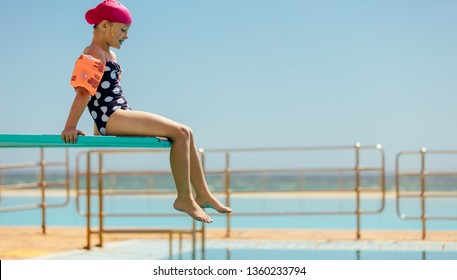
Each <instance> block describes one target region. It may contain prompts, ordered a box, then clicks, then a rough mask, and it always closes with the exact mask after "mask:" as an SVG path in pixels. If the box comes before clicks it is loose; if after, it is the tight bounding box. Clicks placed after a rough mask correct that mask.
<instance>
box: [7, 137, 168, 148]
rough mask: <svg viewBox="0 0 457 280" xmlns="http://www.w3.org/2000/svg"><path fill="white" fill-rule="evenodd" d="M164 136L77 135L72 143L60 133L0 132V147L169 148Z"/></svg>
mask: <svg viewBox="0 0 457 280" xmlns="http://www.w3.org/2000/svg"><path fill="white" fill-rule="evenodd" d="M170 147H171V142H170V141H169V140H168V139H167V138H164V137H133V136H82V135H80V136H78V140H77V141H76V143H74V144H69V143H65V142H64V141H63V140H62V136H61V135H57V134H55V135H54V134H53V135H46V134H43V135H40V134H0V148H170Z"/></svg>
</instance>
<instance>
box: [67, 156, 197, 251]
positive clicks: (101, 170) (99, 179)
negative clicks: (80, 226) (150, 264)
mask: <svg viewBox="0 0 457 280" xmlns="http://www.w3.org/2000/svg"><path fill="white" fill-rule="evenodd" d="M163 152H167V153H168V152H169V150H168V149H166V150H163V149H138V150H136V149H129V150H121V149H116V150H106V149H103V150H89V151H82V152H80V153H79V154H78V155H77V160H76V170H75V191H76V205H77V211H78V213H79V215H81V216H84V217H86V237H87V239H86V247H85V248H86V249H91V247H92V244H91V235H93V234H97V235H98V240H99V243H98V244H97V245H96V246H100V247H102V246H103V242H104V240H103V239H104V238H103V234H105V233H163V234H168V235H169V250H170V258H171V257H172V239H173V235H174V234H178V236H179V240H180V244H181V242H182V236H183V235H184V234H187V235H190V236H191V239H192V258H193V259H195V258H196V235H197V234H201V242H202V258H204V240H205V232H204V228H203V227H201V228H198V227H197V223H196V222H195V220H193V219H192V225H191V228H190V229H185V228H140V229H134V228H108V227H105V219H106V218H110V217H178V216H181V217H182V216H185V215H183V214H182V213H178V212H175V213H156V212H154V213H153V212H135V213H132V212H130V213H128V212H116V213H113V212H107V211H106V210H105V206H104V205H105V198H106V197H108V196H118V195H132V194H136V195H145V196H148V195H158V194H176V191H175V190H174V189H173V191H158V190H153V189H150V190H147V189H146V190H132V189H130V190H129V189H122V190H114V189H110V188H109V186H107V183H106V180H105V179H106V177H109V176H125V175H165V174H167V175H168V174H169V175H171V171H170V169H169V168H168V169H167V170H144V171H129V170H124V171H119V170H116V171H109V170H106V169H105V156H107V155H120V154H134V153H141V154H142V155H144V154H157V153H163ZM84 159H85V165H86V168H85V171H81V164H80V163H81V160H84ZM93 167H95V170H93ZM81 177H85V190H84V189H82V187H81V186H82V185H83V183H82V182H81ZM92 177H95V179H93V178H92ZM93 180H96V185H97V187H96V190H93V189H92V182H93ZM94 196H95V197H97V198H98V209H97V210H94V209H93V205H92V202H91V198H92V197H94ZM83 197H84V199H85V202H86V210H85V211H84V210H83V209H82V208H83V207H82V205H81V199H82V198H83ZM92 217H96V218H98V228H97V229H93V227H92V225H91V218H92ZM180 251H181V245H180ZM180 253H181V252H180Z"/></svg>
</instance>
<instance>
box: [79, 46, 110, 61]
mask: <svg viewBox="0 0 457 280" xmlns="http://www.w3.org/2000/svg"><path fill="white" fill-rule="evenodd" d="M83 54H86V55H91V56H93V57H94V58H96V59H98V60H101V61H103V62H105V61H106V57H105V52H104V51H103V50H102V49H101V48H99V47H97V46H94V45H89V46H87V47H86V48H85V49H84V52H83Z"/></svg>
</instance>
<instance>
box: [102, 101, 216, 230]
mask: <svg viewBox="0 0 457 280" xmlns="http://www.w3.org/2000/svg"><path fill="white" fill-rule="evenodd" d="M106 129H107V132H108V134H109V135H130V136H164V137H167V138H169V139H170V140H171V141H172V143H173V145H172V148H171V151H170V165H171V169H172V173H173V178H174V180H175V184H176V190H177V193H178V195H177V198H176V200H175V203H174V205H173V206H174V207H175V209H176V210H178V211H183V212H186V213H187V214H189V215H190V216H191V217H193V218H194V219H196V220H199V221H202V222H212V220H211V218H210V217H209V216H208V215H207V214H206V213H205V212H204V211H203V210H202V209H201V207H200V206H199V205H198V204H197V202H196V201H195V199H194V198H193V195H192V189H191V180H194V181H195V183H198V185H197V188H196V193H197V198H198V199H199V202H200V203H203V204H204V206H207V205H213V206H211V207H213V208H215V209H222V208H221V207H223V205H222V204H221V203H220V202H218V201H217V200H216V199H215V198H214V197H213V196H212V195H211V194H210V193H209V190H208V189H207V185H206V182H204V176H203V179H202V177H201V176H200V175H194V176H192V175H191V174H192V173H194V172H193V170H196V171H197V172H201V173H202V174H203V171H202V169H201V165H200V162H199V161H198V165H199V166H200V167H199V169H198V167H197V164H195V163H194V161H195V158H196V159H197V160H198V155H197V154H196V149H195V146H193V145H194V143H193V136H192V131H191V130H190V129H189V128H188V127H186V126H183V125H181V124H179V123H176V122H174V121H171V120H169V119H167V118H164V117H161V116H158V115H154V114H151V113H146V112H140V111H124V110H118V111H116V112H115V113H113V114H112V115H111V116H110V119H109V121H108V124H107V127H106ZM191 178H193V179H191ZM202 180H203V181H202ZM202 182H203V183H204V184H202ZM216 201H217V202H218V203H216Z"/></svg>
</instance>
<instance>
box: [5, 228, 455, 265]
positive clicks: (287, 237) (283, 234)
mask: <svg viewBox="0 0 457 280" xmlns="http://www.w3.org/2000/svg"><path fill="white" fill-rule="evenodd" d="M361 234H362V238H361V240H360V242H355V241H356V239H355V231H354V230H294V229H291V230H287V229H281V230H271V229H234V230H233V231H232V236H231V237H230V238H226V237H225V230H223V229H208V230H207V232H206V237H207V238H206V240H207V244H211V242H213V243H214V242H216V243H215V244H218V243H220V242H224V240H225V242H226V243H228V244H230V242H232V241H236V242H238V243H239V242H240V240H242V241H243V242H244V241H254V240H255V241H259V240H262V241H265V242H267V243H268V241H272V240H280V241H285V242H294V241H307V242H308V241H313V242H315V243H314V244H317V245H319V244H324V243H331V244H335V246H340V245H341V244H345V243H347V242H348V241H350V242H351V244H352V245H351V246H356V247H357V246H362V247H363V246H369V248H372V246H377V247H379V246H380V245H379V244H392V242H393V243H394V244H397V245H398V244H401V245H405V246H409V247H408V248H414V247H417V246H419V247H421V246H422V247H424V248H428V247H430V246H432V247H433V246H447V247H448V248H455V250H457V231H428V232H427V238H426V239H425V240H422V239H421V232H420V231H398V230H389V231H388V230H362V232H361ZM85 238H86V237H85V228H83V227H48V229H47V234H42V233H41V229H40V228H39V227H17V226H2V227H0V259H2V260H15V259H30V258H42V259H46V256H47V255H50V256H51V255H56V254H60V255H62V254H63V255H62V256H64V255H65V254H66V252H67V253H68V252H69V251H70V252H79V253H77V255H78V254H80V253H81V254H84V252H85V250H84V251H83V250H80V249H82V248H83V246H84V245H85ZM131 240H151V242H155V243H157V244H163V246H164V247H168V236H167V235H165V234H163V235H162V234H106V235H105V244H106V246H105V248H107V250H108V251H106V252H109V248H113V246H114V247H116V244H127V246H128V244H129V243H126V241H129V242H132V241H131ZM121 241H122V242H121ZM156 241H157V242H156ZM370 241H376V242H370ZM378 241H379V242H378ZM381 241H382V242H381ZM248 243H249V242H248ZM248 243H246V244H248ZM251 243H252V242H251ZM132 244H133V243H131V245H132ZM304 244H305V245H306V244H308V243H306V242H304ZM309 244H311V243H309ZM354 244H356V245H354ZM367 244H371V245H367ZM259 246H260V245H259ZM310 246H311V245H310ZM370 246H371V247H370ZM449 246H450V247H449ZM105 248H103V249H99V248H97V249H96V250H98V251H99V252H100V251H102V250H104V249H105ZM419 249H420V248H419ZM419 249H418V250H419ZM451 250H454V249H451ZM105 256H107V255H106V254H105ZM128 256H131V255H126V256H124V257H128ZM151 257H154V256H151ZM157 257H159V256H157Z"/></svg>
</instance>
